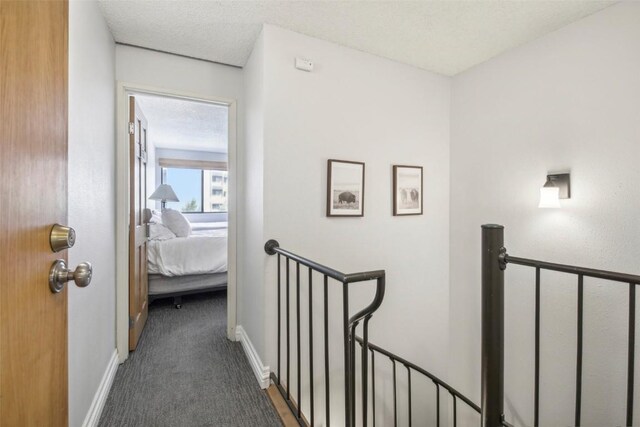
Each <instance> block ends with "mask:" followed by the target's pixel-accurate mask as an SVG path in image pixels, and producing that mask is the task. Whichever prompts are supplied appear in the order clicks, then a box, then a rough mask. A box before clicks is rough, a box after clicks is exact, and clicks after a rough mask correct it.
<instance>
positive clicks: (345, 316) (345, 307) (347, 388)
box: [342, 283, 351, 426]
mask: <svg viewBox="0 0 640 427" xmlns="http://www.w3.org/2000/svg"><path fill="white" fill-rule="evenodd" d="M348 286H349V285H348V284H347V283H343V284H342V328H343V341H344V372H345V375H344V417H345V425H346V426H350V425H351V372H350V371H351V361H350V359H349V349H350V346H349V288H348Z"/></svg>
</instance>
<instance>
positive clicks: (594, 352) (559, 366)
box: [448, 2, 640, 426]
mask: <svg viewBox="0 0 640 427" xmlns="http://www.w3.org/2000/svg"><path fill="white" fill-rule="evenodd" d="M639 22H640V4H638V3H632V2H627V3H622V4H618V5H615V6H613V7H610V8H608V9H605V10H603V11H601V12H599V13H597V14H595V15H592V16H590V17H587V18H585V19H583V20H581V21H578V22H576V23H574V24H571V25H569V26H567V27H565V28H562V29H560V30H558V31H556V32H554V33H551V34H549V35H547V36H545V37H543V38H541V39H539V40H537V41H534V42H532V43H529V44H527V45H525V46H523V47H520V48H518V49H516V50H514V51H511V52H509V53H506V54H503V55H501V56H499V57H497V58H495V59H493V60H491V61H489V62H487V63H485V64H483V65H480V66H478V67H476V68H474V69H472V70H470V71H467V72H465V73H462V74H461V75H458V76H456V77H455V78H454V83H453V97H452V126H451V295H450V300H451V310H450V322H449V323H450V331H451V338H450V340H451V347H450V358H451V363H450V368H449V375H448V376H449V378H450V380H451V381H452V384H453V385H454V386H459V387H460V388H461V390H462V391H463V392H465V393H468V394H469V395H470V397H472V398H473V400H475V401H476V402H477V401H479V398H480V378H479V374H480V341H479V340H480V247H479V245H480V225H481V224H483V223H488V222H495V223H500V224H503V225H505V227H506V232H505V234H506V237H505V244H506V247H507V249H508V250H509V253H511V254H512V255H517V256H524V257H530V258H542V259H546V260H551V261H556V262H561V263H574V264H578V265H585V266H591V267H598V268H603V269H611V270H616V271H626V272H630V273H636V274H637V273H638V272H640V267H639V265H638V259H639V258H640V233H639V231H640V219H639V218H640V216H639V215H638V211H639V208H640V192H638V182H639V181H640V169H639V168H638V159H639V158H640V141H639V137H640V113H639V112H640V78H638V76H640V25H638V23H639ZM564 170H570V171H571V181H572V182H571V183H572V198H571V199H570V200H563V201H562V208H561V209H558V210H543V209H538V208H537V202H538V191H539V188H540V187H541V186H542V185H543V184H544V181H545V175H546V173H547V172H548V171H564ZM506 281H507V282H506V283H507V296H506V298H507V309H506V324H507V329H506V348H507V350H506V356H505V358H506V375H507V376H506V402H505V403H506V407H507V411H508V413H509V415H508V417H507V418H508V420H510V421H513V422H515V423H517V424H518V425H523V424H527V425H531V424H532V422H533V412H532V411H533V410H532V402H533V360H532V354H533V345H534V342H533V339H534V338H533V315H534V313H533V289H534V273H533V271H532V270H527V269H524V268H522V267H517V266H509V267H508V269H507V273H506ZM585 286H586V288H585V326H584V327H585V335H584V337H585V343H584V345H585V347H584V352H585V353H584V357H585V359H584V372H585V373H586V374H585V375H584V380H583V411H582V420H583V422H584V425H594V426H595V425H623V423H624V402H625V378H626V358H625V357H626V351H627V350H626V348H627V344H626V334H627V326H626V316H627V307H628V305H627V304H628V302H627V292H628V290H627V286H625V285H617V284H613V285H612V284H608V283H603V282H598V281H594V280H587V281H586V285H585ZM575 307H576V279H575V278H574V277H570V276H562V275H558V274H546V273H544V274H543V276H542V336H541V347H542V359H541V387H542V390H543V391H542V393H541V399H542V400H541V420H540V425H573V405H574V396H575V395H574V393H575V390H574V384H575V343H576V338H575V334H576V332H575V327H576V320H575V319H576V312H575ZM637 363H638V361H636V365H637ZM638 404H639V401H638V399H636V408H637V407H638ZM638 419H639V418H638V417H636V420H638ZM476 425H477V424H476Z"/></svg>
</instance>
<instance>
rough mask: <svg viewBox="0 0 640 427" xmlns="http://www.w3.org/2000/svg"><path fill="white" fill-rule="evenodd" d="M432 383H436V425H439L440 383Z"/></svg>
mask: <svg viewBox="0 0 640 427" xmlns="http://www.w3.org/2000/svg"><path fill="white" fill-rule="evenodd" d="M433 383H434V384H435V385H436V427H440V385H438V383H437V382H435V381H434V382H433Z"/></svg>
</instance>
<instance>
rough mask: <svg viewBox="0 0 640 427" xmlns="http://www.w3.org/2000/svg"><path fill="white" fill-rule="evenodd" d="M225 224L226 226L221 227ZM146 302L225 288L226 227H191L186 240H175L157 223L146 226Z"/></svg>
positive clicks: (179, 299)
mask: <svg viewBox="0 0 640 427" xmlns="http://www.w3.org/2000/svg"><path fill="white" fill-rule="evenodd" d="M225 225H226V224H225ZM147 259H148V264H147V266H148V272H149V302H150V303H151V302H152V301H154V300H156V299H159V298H173V299H174V305H175V306H176V308H181V306H182V296H184V295H189V294H196V293H203V292H213V291H218V290H222V289H226V287H227V228H226V227H224V226H222V225H220V224H216V226H215V227H202V226H201V227H194V229H193V230H192V231H190V232H189V234H188V236H186V237H176V235H175V234H173V233H172V232H171V231H168V229H167V227H165V226H164V225H163V224H162V223H161V222H152V223H151V224H150V233H149V241H148V246H147Z"/></svg>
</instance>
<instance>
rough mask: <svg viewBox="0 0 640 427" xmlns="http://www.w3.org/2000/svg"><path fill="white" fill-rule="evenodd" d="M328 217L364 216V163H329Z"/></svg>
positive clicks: (338, 161)
mask: <svg viewBox="0 0 640 427" xmlns="http://www.w3.org/2000/svg"><path fill="white" fill-rule="evenodd" d="M327 216H364V163H361V162H350V161H346V160H333V159H330V160H329V161H328V164H327Z"/></svg>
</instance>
